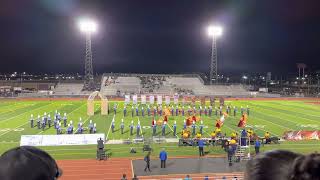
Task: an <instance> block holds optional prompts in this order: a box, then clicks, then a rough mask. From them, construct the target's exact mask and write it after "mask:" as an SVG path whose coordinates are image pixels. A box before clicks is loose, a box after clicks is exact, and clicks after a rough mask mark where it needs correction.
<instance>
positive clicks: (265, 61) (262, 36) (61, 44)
mask: <svg viewBox="0 0 320 180" xmlns="http://www.w3.org/2000/svg"><path fill="white" fill-rule="evenodd" d="M319 7H320V1H319V0H314V1H313V0H307V1H304V0H281V1H279V0H264V1H257V0H252V1H251V0H243V1H242V0H241V1H240V0H233V1H227V0H221V1H218V0H100V1H98V0H83V1H76V0H38V1H32V0H1V2H0V72H2V73H4V72H13V71H18V72H23V71H26V72H34V73H41V72H43V73H56V72H65V73H71V72H72V73H76V72H79V73H83V69H84V50H85V37H84V36H83V34H81V33H80V32H79V30H78V27H77V21H78V19H79V18H80V17H85V16H89V17H92V18H94V19H96V20H97V21H98V22H99V28H98V33H97V34H95V35H94V36H93V38H92V41H93V44H92V46H93V64H94V72H95V73H102V72H138V73H183V72H208V71H209V64H210V56H211V39H210V38H209V37H208V35H207V31H206V30H207V29H206V28H207V26H208V25H210V24H219V25H221V26H223V27H224V32H223V35H222V37H220V38H219V39H218V61H219V72H220V73H224V74H230V73H232V74H240V73H243V72H268V71H271V72H272V73H274V74H286V73H288V72H295V71H296V65H295V64H296V63H298V62H304V63H306V64H307V65H308V67H309V68H310V69H312V70H316V69H320V59H319V54H320V10H319Z"/></svg>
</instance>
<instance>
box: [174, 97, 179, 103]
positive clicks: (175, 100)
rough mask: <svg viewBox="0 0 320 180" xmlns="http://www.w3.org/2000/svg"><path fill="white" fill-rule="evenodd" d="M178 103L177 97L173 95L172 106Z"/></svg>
mask: <svg viewBox="0 0 320 180" xmlns="http://www.w3.org/2000/svg"><path fill="white" fill-rule="evenodd" d="M178 101H179V95H174V96H173V102H174V104H178Z"/></svg>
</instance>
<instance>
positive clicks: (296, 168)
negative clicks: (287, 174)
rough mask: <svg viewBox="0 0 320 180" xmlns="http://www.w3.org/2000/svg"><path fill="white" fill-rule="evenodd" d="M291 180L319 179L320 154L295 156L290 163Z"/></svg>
mask: <svg viewBox="0 0 320 180" xmlns="http://www.w3.org/2000/svg"><path fill="white" fill-rule="evenodd" d="M291 180H320V154H318V153H314V154H309V155H306V156H301V157H298V158H296V160H295V161H294V163H293V165H292V173H291Z"/></svg>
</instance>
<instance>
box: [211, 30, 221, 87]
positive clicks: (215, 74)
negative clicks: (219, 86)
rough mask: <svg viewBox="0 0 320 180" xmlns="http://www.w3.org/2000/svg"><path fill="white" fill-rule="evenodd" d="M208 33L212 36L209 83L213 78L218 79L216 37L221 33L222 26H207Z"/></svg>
mask: <svg viewBox="0 0 320 180" xmlns="http://www.w3.org/2000/svg"><path fill="white" fill-rule="evenodd" d="M208 35H209V36H210V37H212V48H211V65H210V84H212V80H213V79H214V80H215V81H216V82H217V80H218V54H217V42H216V40H217V37H219V36H221V35H222V27H220V26H209V27H208Z"/></svg>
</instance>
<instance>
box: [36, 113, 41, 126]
mask: <svg viewBox="0 0 320 180" xmlns="http://www.w3.org/2000/svg"><path fill="white" fill-rule="evenodd" d="M40 121H41V120H40V115H38V118H37V127H38V129H40Z"/></svg>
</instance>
